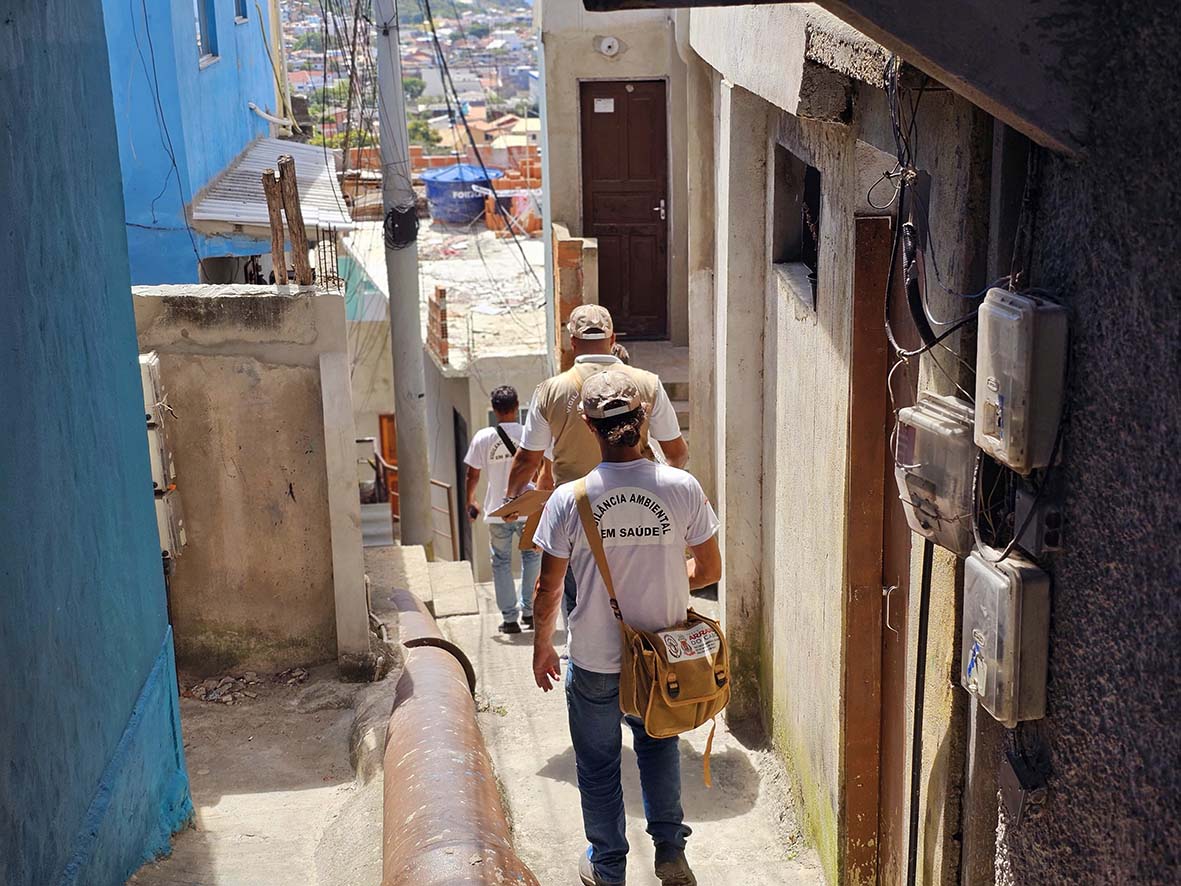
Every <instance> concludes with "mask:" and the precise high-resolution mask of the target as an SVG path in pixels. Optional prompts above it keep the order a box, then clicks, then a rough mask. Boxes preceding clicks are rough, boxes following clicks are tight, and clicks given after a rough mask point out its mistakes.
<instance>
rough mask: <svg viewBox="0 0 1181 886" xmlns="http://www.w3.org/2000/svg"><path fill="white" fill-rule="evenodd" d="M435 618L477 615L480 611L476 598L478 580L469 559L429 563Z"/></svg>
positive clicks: (432, 608)
mask: <svg viewBox="0 0 1181 886" xmlns="http://www.w3.org/2000/svg"><path fill="white" fill-rule="evenodd" d="M429 571H430V577H431V590H432V594H433V605H432V606H431V610H432V611H433V612H434V613H435V618H449V617H451V616H453V615H475V614H476V613H477V612H479V611H480V607H479V604H478V603H477V600H476V582H475V579H473V578H472V564H471V563H469V562H468V561H467V560H436V561H435V562H433V563H431V564H429Z"/></svg>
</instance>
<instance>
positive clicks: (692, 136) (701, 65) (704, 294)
mask: <svg viewBox="0 0 1181 886" xmlns="http://www.w3.org/2000/svg"><path fill="white" fill-rule="evenodd" d="M688 70H689V74H688V121H687V123H688V126H687V128H688V132H689V143H688V163H687V166H688V179H689V181H688V192H689V206H688V226H689V247H688V250H689V427H690V428H698V429H700V430H699V432H698V433H697V434H694V435H693V440H692V443H691V445H690V446H689V471H690V473H692V474H693V476H695V477H696V478H697V479H698V481H699V482H700V483H701V486H702V488H703V489H704V490H705V494H706V495H707V496H709V498H710V500H711V501H712V500H714V498H715V497H716V495H717V480H716V473H715V470H714V469H715V459H716V457H717V453H716V451H715V449H714V437H715V435H714V434H712V433H708V432H707V429H708V428H711V427H712V426H713V417H714V415H715V414H716V409H717V402H716V400H715V397H714V366H715V363H716V361H717V355H716V353H715V348H716V346H717V342H716V341H715V340H714V225H715V224H716V220H715V212H714V176H715V172H714V140H715V139H716V137H717V119H716V116H717V115H716V112H715V106H714V88H715V86H714V79H715V78H714V72H713V68H711V67H710V66H709V65H707V64H706V63H705V62H703V61H702V60H701V59H700V58H698V57H697V56H696V55H694V56H693V57H692V58H691V60H690V63H689V66H688Z"/></svg>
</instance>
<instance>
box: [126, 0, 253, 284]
mask: <svg viewBox="0 0 1181 886" xmlns="http://www.w3.org/2000/svg"><path fill="white" fill-rule="evenodd" d="M268 5H269V4H268V3H265V2H264V3H262V4H261V7H262V10H263V13H264V16H263V18H264V21H262V22H261V24H262V25H263V27H264V28H268V22H267V21H265V18H266V11H267V8H268ZM214 6H215V9H216V27H217V44H218V54H219V55H218V59H217V60H216V61H214V62H212V63H209V64H206V65H205V66H204V67H202V66H200V65H199V63H198V58H197V42H196V22H195V19H194V15H193V3H192V0H167V2H153V3H147V4H141V3H139V2H133V3H126V2H122V0H104V2H103V14H104V19H105V22H106V29H107V50H108V55H109V58H110V67H111V84H112V87H113V91H114V100H115V123H116V127H117V130H118V137H119V162H120V165H121V167H122V170H123V199H124V205H125V207H126V214H127V239H128V249H129V253H130V258H131V277H132V282H133V283H184V282H196V281H197V274H198V265H197V257H196V255H195V254H194V244H193V241H192V240H190V235H189V232H188V230H187V229H186V228H185V207H187V206H188V204H189V203H191V201H192V199H193V197H194V196H195V195H196V194H197V192H198V191H200V190H201V188H203V187H205V186H206V185H207V184H208V183H209V182H210V181H211V180H212V179H213V178H214V177H215V176H216V175H217V174H218V173H220V172H221V171H222V170H223V169H225V168H226V166H228V165H229V164H230V163H231V162H232V161H233V159H234V158H235V157H236V156H237V155H238V154H239V153H240V152H241V151H242V149H243V148H244V147H245V146H246V145H247V144H249V143H250V142H251V141H253V140H254V139H255V138H257V137H259V136H263V135H266V134H267V133H268V131H269V124H268V123H267V122H266V121H264V120H263V119H262V118H261V117H259V116H258V115H256V114H255V113H254V112H252V111H251V110H250V109H249V108H248V107H247V103H248V102H254V103H255V104H257V105H258V106H259V107H260V108H264V109H269V110H270V111H271V112H274V111H275V107H274V105H275V87H274V75H273V73H272V71H271V67H270V62H269V61H268V59H267V53H266V43H265V40H266V39H267V38H265V37H264V36H263V33H262V32H261V31H260V30H259V25H260V22H259V15H258V11H257V9H256V8H255V5H254V3H253V2H250V3H249V4H248V7H249V9H248V12H249V17H248V18H247V19H246V20H245V21H242V22H237V21H235V19H234V0H216V2H215V3H214ZM145 10H146V18H145ZM268 32H269V31H268ZM157 101H158V102H159V109H158V108H157ZM170 153H171V154H172V156H171V157H170V156H169V154H170ZM174 159H175V164H176V170H177V171H174V169H173V161H174ZM193 237H194V238H195V240H196V251H197V253H199V254H200V255H201V256H202V257H205V256H218V255H250V254H254V253H259V252H266V251H267V245H266V244H265V243H263V241H260V240H256V239H254V238H251V237H247V236H244V235H233V236H215V235H206V234H200V233H194V234H193Z"/></svg>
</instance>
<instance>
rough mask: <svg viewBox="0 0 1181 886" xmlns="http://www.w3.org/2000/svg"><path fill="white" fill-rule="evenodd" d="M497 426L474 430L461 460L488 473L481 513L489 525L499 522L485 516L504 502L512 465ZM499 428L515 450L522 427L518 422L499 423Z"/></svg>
mask: <svg viewBox="0 0 1181 886" xmlns="http://www.w3.org/2000/svg"><path fill="white" fill-rule="evenodd" d="M496 427H497V426H493V427H490V428H481V429H480V430H479V431H477V432H476V434H475V436H474V437H472V442H471V445H470V446H469V447H468V451H467V455H466V456H465V457H464V462H465V463H466V464H468V465H469V466H471V467H473V468H477V469H479V470H482V471H485V472H487V478H488V486H487V491H486V492H485V494H484V514H485V519H486V520H487V521H488V522H490V523H493V522H494V523H499V522H501V520H500V518H499V517H488V516H487V515H488V514H489V513H491V512H492V511H494V510H496V508H498V507H500V503H501V502H502V501H503V500H504V492H505V489H506V488H507V486H508V475H509V470H510V468H511V467H512V463H513V453H511V452H509V450H508V447H507V446H505V445H504V441H503V440H501V439H500V434H498V433H497V431H496ZM499 427H500V428H502V429H503V430H504V432H505V433H506V434H507V435H508V438H509V439H510V440H511V441H512V443H513V446H514V448H515V447H516V446H518V445H519V444H520V442H521V435H522V434H523V433H524V428H523V427H522V426H521V425H520V424H519V423H518V422H515V421H506V422H501V423H500V425H499Z"/></svg>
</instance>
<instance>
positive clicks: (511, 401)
mask: <svg viewBox="0 0 1181 886" xmlns="http://www.w3.org/2000/svg"><path fill="white" fill-rule="evenodd" d="M519 405H520V401H519V400H518V399H517V389H516V388H514V387H513V386H512V385H501V386H500V387H499V388H496V389H495V390H494V391H493V392H492V411H493V412H498V413H500V414H501V415H503V414H504V413H506V412H512V411H513V410H514V409H516V408H517V407H518V406H519Z"/></svg>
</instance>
